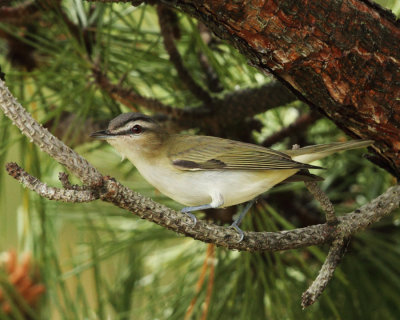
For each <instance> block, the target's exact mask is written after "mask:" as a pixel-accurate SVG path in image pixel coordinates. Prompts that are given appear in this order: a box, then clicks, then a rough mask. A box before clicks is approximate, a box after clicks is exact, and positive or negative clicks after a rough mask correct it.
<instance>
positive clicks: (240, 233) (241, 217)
mask: <svg viewBox="0 0 400 320" xmlns="http://www.w3.org/2000/svg"><path fill="white" fill-rule="evenodd" d="M256 200H257V198H254V199H253V200H251V201H249V202H247V204H246V206H245V207H244V209H243V211H242V212H241V213H240V215H239V217H237V219H236V220H235V221H233V223H232V224H231V227H232V228H234V229H235V230H236V231H237V232H238V233H239V237H240V238H239V242H242V240H243V238H244V233H243V231H242V229H240V228H239V225H240V223H241V222H242V220H243V218H244V217H245V215H246V213H247V212H248V211H249V210H250V208H251V207H252V205H253V204H254V202H256Z"/></svg>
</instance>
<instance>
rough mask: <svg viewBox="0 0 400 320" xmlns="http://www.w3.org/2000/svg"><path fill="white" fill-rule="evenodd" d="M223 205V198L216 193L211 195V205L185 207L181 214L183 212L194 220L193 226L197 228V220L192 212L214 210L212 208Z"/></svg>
mask: <svg viewBox="0 0 400 320" xmlns="http://www.w3.org/2000/svg"><path fill="white" fill-rule="evenodd" d="M223 204H224V198H223V196H222V195H221V194H220V193H218V192H215V193H212V194H211V203H209V204H203V205H200V206H194V207H184V208H183V209H182V210H181V212H183V213H185V214H186V215H188V216H189V217H190V219H192V220H193V226H195V225H196V223H197V218H196V216H195V215H194V214H192V213H191V212H193V211H197V210H206V209H212V208H219V207H221V206H222V205H223Z"/></svg>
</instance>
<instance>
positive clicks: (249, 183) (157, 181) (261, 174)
mask: <svg viewBox="0 0 400 320" xmlns="http://www.w3.org/2000/svg"><path fill="white" fill-rule="evenodd" d="M127 158H128V159H129V155H127ZM130 160H131V159H130ZM131 161H132V160H131ZM132 162H133V161H132ZM134 164H135V166H136V168H137V169H138V171H139V172H140V174H141V175H142V176H143V177H144V178H145V179H146V180H147V181H148V182H149V183H150V184H151V185H153V186H154V187H156V188H157V189H158V190H159V191H160V192H162V193H163V194H165V195H166V196H168V197H170V198H171V199H173V200H175V201H177V202H179V203H181V204H183V205H185V206H198V205H203V204H211V205H212V206H213V207H229V206H232V205H235V204H239V203H243V202H247V201H250V200H252V199H254V198H255V197H256V196H258V195H259V194H261V193H263V192H265V191H267V190H269V189H270V188H272V187H273V186H274V185H276V184H278V183H279V182H281V181H283V180H285V179H286V178H288V177H290V176H292V175H293V174H295V173H296V172H297V171H298V170H272V171H256V170H253V171H249V170H247V171H242V170H224V171H222V170H209V171H181V170H178V169H176V168H172V166H169V165H165V164H164V165H160V164H159V163H152V164H149V163H145V162H144V161H141V160H139V161H138V159H135V161H134Z"/></svg>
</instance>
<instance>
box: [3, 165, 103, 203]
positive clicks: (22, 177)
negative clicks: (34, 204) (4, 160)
mask: <svg viewBox="0 0 400 320" xmlns="http://www.w3.org/2000/svg"><path fill="white" fill-rule="evenodd" d="M6 170H7V172H8V174H9V175H10V176H11V177H13V178H14V179H16V180H18V181H19V182H20V183H22V184H23V185H24V186H25V187H27V188H28V189H30V190H32V191H35V192H36V193H37V194H38V195H40V196H42V197H43V198H47V199H49V200H56V201H63V202H78V203H79V202H91V201H94V200H97V199H99V195H98V194H97V192H95V191H94V190H79V191H77V190H72V189H59V188H53V187H49V186H48V185H47V184H45V183H43V182H41V181H40V180H39V179H38V178H36V177H33V176H31V175H30V174H29V173H27V172H26V171H25V170H24V169H22V168H21V167H19V166H18V165H17V164H16V163H8V164H7V165H6Z"/></svg>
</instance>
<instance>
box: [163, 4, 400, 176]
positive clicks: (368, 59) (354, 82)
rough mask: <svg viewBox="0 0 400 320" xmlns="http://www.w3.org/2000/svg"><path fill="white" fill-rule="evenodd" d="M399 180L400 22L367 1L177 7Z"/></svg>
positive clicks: (185, 5)
mask: <svg viewBox="0 0 400 320" xmlns="http://www.w3.org/2000/svg"><path fill="white" fill-rule="evenodd" d="M161 2H163V3H165V4H168V5H170V6H173V7H178V8H179V9H180V10H182V11H184V12H187V13H189V14H191V15H193V16H195V17H197V18H198V19H199V20H201V21H202V22H203V23H204V24H206V25H207V26H208V27H209V28H211V29H212V30H213V31H214V32H215V33H216V34H217V35H218V36H219V37H221V38H223V39H226V40H227V41H229V42H230V43H232V44H233V45H234V46H235V47H237V48H238V49H239V50H240V51H241V52H242V53H243V54H244V55H245V56H246V57H247V58H248V59H249V61H250V63H251V64H253V65H254V66H256V67H258V68H259V69H261V70H263V71H265V72H268V73H272V74H273V75H274V76H275V77H277V78H278V79H279V80H280V81H282V82H284V83H285V84H286V85H287V86H288V87H289V88H290V89H291V90H292V91H293V92H294V93H295V94H296V95H297V96H298V97H299V98H300V99H302V100H303V101H305V102H306V103H308V104H309V105H310V106H311V107H312V108H315V109H318V110H319V111H320V112H322V113H323V114H324V115H325V116H327V117H328V118H330V119H331V120H332V121H334V122H335V124H336V125H337V126H338V127H340V128H342V129H343V130H344V131H345V132H346V133H348V134H349V135H351V136H354V137H358V138H368V139H373V140H375V141H376V144H375V147H374V151H375V154H376V156H375V157H374V158H373V159H371V160H373V161H374V162H375V163H377V164H379V165H380V166H381V167H383V168H385V169H386V170H387V171H389V172H390V173H392V174H393V175H395V176H396V177H397V178H399V177H400V139H399V137H400V50H399V46H400V22H399V21H398V20H396V19H395V17H394V16H393V15H392V14H391V13H389V12H387V11H385V10H384V9H382V8H380V7H379V6H377V5H376V4H373V3H372V2H370V1H368V0H332V1H324V0H312V1H309V0H298V1H293V0H267V1H260V0H249V1H234V0H225V1H220V0H218V1H216V0H201V1H200V0H174V1H166V0H164V1H161Z"/></svg>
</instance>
